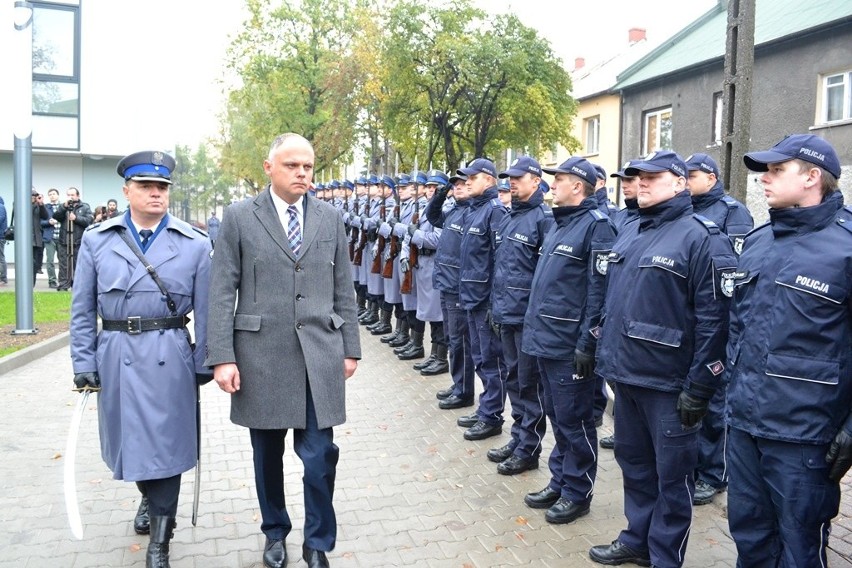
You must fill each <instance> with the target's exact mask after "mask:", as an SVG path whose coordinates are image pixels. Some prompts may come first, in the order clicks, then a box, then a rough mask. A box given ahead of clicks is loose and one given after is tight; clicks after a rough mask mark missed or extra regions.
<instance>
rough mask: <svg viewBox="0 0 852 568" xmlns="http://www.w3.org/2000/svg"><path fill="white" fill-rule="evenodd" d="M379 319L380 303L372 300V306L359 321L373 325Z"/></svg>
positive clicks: (362, 323)
mask: <svg viewBox="0 0 852 568" xmlns="http://www.w3.org/2000/svg"><path fill="white" fill-rule="evenodd" d="M377 321H379V303H378V302H370V307H369V308H368V309H367V313H365V314H364V316H363V317H361V318H360V319H359V320H358V323H360V324H361V325H367V326H369V325H373V324H374V323H376V322H377Z"/></svg>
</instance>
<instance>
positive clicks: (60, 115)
mask: <svg viewBox="0 0 852 568" xmlns="http://www.w3.org/2000/svg"><path fill="white" fill-rule="evenodd" d="M79 15H80V8H79V6H74V5H59V4H53V3H46V2H33V98H32V108H33V117H34V121H33V124H34V129H33V145H34V146H36V147H40V148H58V149H78V148H79V119H80V57H79V45H80V42H79V34H80V31H79V30H80V25H79Z"/></svg>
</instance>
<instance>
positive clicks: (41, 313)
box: [0, 290, 71, 326]
mask: <svg viewBox="0 0 852 568" xmlns="http://www.w3.org/2000/svg"><path fill="white" fill-rule="evenodd" d="M69 319H71V292H56V291H55V290H51V291H50V292H33V322H34V323H35V325H36V326H38V324H40V323H52V322H60V321H68V320H69ZM14 323H15V293H14V291H12V290H9V291H8V292H0V326H3V325H9V324H14Z"/></svg>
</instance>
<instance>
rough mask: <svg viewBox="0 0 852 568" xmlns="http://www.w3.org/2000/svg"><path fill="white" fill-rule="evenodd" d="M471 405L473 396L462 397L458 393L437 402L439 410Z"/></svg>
mask: <svg viewBox="0 0 852 568" xmlns="http://www.w3.org/2000/svg"><path fill="white" fill-rule="evenodd" d="M468 406H473V397H472V396H470V397H462V396H458V395H455V394H454V395H450V396H448V397H447V398H445V399H444V400H442V401H440V402H439V403H438V408H440V409H441V410H450V409H452V408H465V407H468Z"/></svg>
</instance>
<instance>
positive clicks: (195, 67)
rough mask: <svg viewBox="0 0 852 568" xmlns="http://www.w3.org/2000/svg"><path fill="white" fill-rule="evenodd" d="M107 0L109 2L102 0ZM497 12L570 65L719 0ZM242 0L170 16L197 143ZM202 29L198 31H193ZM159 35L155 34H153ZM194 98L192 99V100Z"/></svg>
mask: <svg viewBox="0 0 852 568" xmlns="http://www.w3.org/2000/svg"><path fill="white" fill-rule="evenodd" d="M101 1H103V0H101ZM475 3H476V4H477V5H478V6H479V7H480V8H482V9H484V10H487V11H489V12H491V13H501V12H507V11H510V10H511V11H514V12H515V13H516V14H517V15H518V17H520V19H521V20H522V21H523V22H524V23H525V24H526V25H528V26H530V27H532V28H535V29H536V30H538V31H539V33H540V34H541V35H542V36H543V37H544V38H546V39H547V40H548V41H550V43H551V46H552V47H553V50H554V51H555V53H556V54H557V55H558V56H559V57H561V58H562V60H563V62H564V64H565V66H566V67H567V68H568V69H571V68H572V67H573V64H574V59H575V58H576V57H585V59H586V63H587V65H592V64H594V63H595V62H596V61H597V60H598V59H600V58H602V57H604V56H607V55H611V54H613V53H615V52H617V51H618V49H619V48H620V47H624V46H626V45H627V32H628V30H629V29H630V28H631V27H640V28H645V29H646V30H647V37H648V41H649V42H650V43H652V44H658V43H660V42H662V41H663V40H664V39H667V38H669V37H671V36H672V35H673V34H674V33H676V32H677V31H679V30H680V29H681V28H683V27H684V26H686V25H687V24H689V23H690V22H692V21H693V20H695V19H696V18H698V17H699V16H701V15H702V14H704V13H705V12H706V11H707V10H709V9H710V8H711V7H713V6H714V5H715V4H716V3H717V0H642V1H626V0H593V1H592V2H584V3H574V2H568V1H565V0H475ZM242 5H243V1H242V0H228V1H226V2H217V3H215V8H213V6H214V4H213V3H210V2H208V0H181V1H179V2H169V6H170V7H169V12H170V13H169V16H168V20H169V21H170V22H172V23H174V24H177V26H176V28H177V29H183V30H189V33H187V34H186V35H187V36H189V37H190V38H191V39H189V40H188V41H187V39H186V38H185V39H184V40H183V41H181V40H180V39H178V38H174V39H175V40H177V41H176V42H175V44H176V47H177V49H178V50H180V51H179V53H176V54H175V58H174V60H173V61H172V62H171V64H172V65H174V68H173V72H174V75H175V81H176V84H175V85H174V87H173V88H174V92H175V93H176V94H178V93H180V95H181V96H180V99H182V100H183V101H184V103H183V104H177V105H175V109H174V112H175V117H174V120H175V134H176V136H177V142H178V143H180V144H188V145H190V146H193V147H194V146H195V145H196V144H197V143H198V142H199V141H200V140H201V139H202V138H204V137H212V136H215V135H216V130H217V121H216V119H215V116H216V114H217V113H218V112H219V111H220V109H221V107H222V96H221V94H220V91H221V88H220V87H219V86H218V85H217V83H216V81H217V79H219V78H220V77H221V76H222V68H223V60H224V54H225V49H226V47H227V45H228V44H229V37H232V36H233V35H235V34H236V33H237V32H238V31H239V29H240V26H241V24H242V21H243V17H242V9H241V6H242ZM194 31H197V32H198V33H192V32H194ZM152 39H153V38H152ZM190 101H191V102H190Z"/></svg>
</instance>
